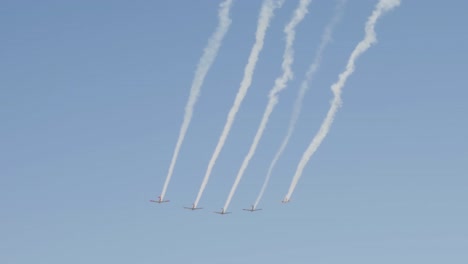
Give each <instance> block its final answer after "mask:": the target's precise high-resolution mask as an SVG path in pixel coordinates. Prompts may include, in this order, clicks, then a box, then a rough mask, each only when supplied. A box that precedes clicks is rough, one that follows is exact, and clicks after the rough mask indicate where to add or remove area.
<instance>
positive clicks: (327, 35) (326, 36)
mask: <svg viewBox="0 0 468 264" xmlns="http://www.w3.org/2000/svg"><path fill="white" fill-rule="evenodd" d="M345 3H346V0H340V1H339V2H338V4H337V6H336V9H335V14H334V15H333V17H332V19H331V21H330V22H329V23H328V25H327V26H326V27H325V30H324V32H323V34H322V38H321V40H320V44H319V47H318V49H317V51H316V53H315V58H314V61H313V62H312V64H311V65H310V66H309V69H308V70H307V73H306V77H305V79H304V80H303V81H302V83H301V86H300V88H299V92H298V94H297V97H296V101H295V102H294V109H293V112H292V115H291V118H290V120H289V126H288V131H287V133H286V136H285V137H284V139H283V141H282V142H281V145H280V147H279V148H278V151H277V152H276V154H275V157H274V158H273V160H272V161H271V164H270V167H269V168H268V172H267V176H266V177H265V181H264V182H263V185H262V189H261V190H260V193H259V194H258V196H257V199H256V200H255V203H254V208H256V207H257V206H258V204H259V203H260V200H261V199H262V197H263V194H264V193H265V190H266V187H267V186H268V183H269V181H270V178H271V174H272V172H273V169H274V168H275V166H276V163H277V162H278V160H279V158H280V157H281V155H282V154H283V151H284V149H285V148H286V146H287V145H288V143H289V139H290V138H291V136H292V134H293V132H294V129H295V128H296V123H297V120H298V119H299V115H300V113H301V108H302V101H303V100H304V96H305V94H306V92H307V91H308V90H309V84H310V82H311V81H312V78H313V76H314V75H315V73H316V72H317V70H318V68H319V66H320V63H321V62H322V56H323V52H324V51H325V48H326V47H327V46H328V44H329V43H330V41H331V37H332V33H333V29H334V28H335V26H336V24H338V22H339V21H340V18H341V15H342V13H343V9H344V5H345Z"/></svg>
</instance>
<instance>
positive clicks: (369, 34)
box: [285, 0, 400, 200]
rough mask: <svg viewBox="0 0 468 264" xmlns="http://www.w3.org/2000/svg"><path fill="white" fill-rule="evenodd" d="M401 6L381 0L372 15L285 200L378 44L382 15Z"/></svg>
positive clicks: (339, 79) (391, 0) (336, 83)
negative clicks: (359, 64)
mask: <svg viewBox="0 0 468 264" xmlns="http://www.w3.org/2000/svg"><path fill="white" fill-rule="evenodd" d="M399 4H400V0H380V1H379V2H378V3H377V6H376V7H375V9H374V11H373V12H372V14H371V15H370V16H369V18H368V20H367V22H366V26H365V36H364V39H363V40H361V41H360V42H359V43H358V44H357V46H356V48H355V49H354V50H353V52H352V53H351V56H350V57H349V60H348V63H347V65H346V69H345V71H344V72H342V73H341V74H340V75H339V77H338V81H337V82H335V83H334V84H333V85H332V86H331V90H332V91H333V94H334V98H333V100H332V102H331V107H330V109H329V110H328V113H327V115H326V117H325V119H324V121H323V123H322V125H321V126H320V129H319V131H318V133H317V134H316V135H315V137H314V138H313V139H312V142H311V143H310V145H309V147H308V148H307V150H306V151H305V152H304V154H303V155H302V158H301V160H300V162H299V164H298V166H297V169H296V173H295V174H294V177H293V180H292V182H291V185H290V186H289V190H288V193H287V194H286V197H285V200H289V199H290V198H291V195H292V194H293V192H294V189H295V188H296V185H297V182H298V181H299V179H300V177H301V175H302V172H303V170H304V167H305V165H306V164H307V162H308V161H309V159H310V157H311V156H312V155H313V154H314V153H315V151H316V150H317V148H318V147H319V146H320V144H321V143H322V141H323V139H324V138H325V137H326V136H327V134H328V131H329V130H330V126H331V125H332V123H333V120H334V118H335V114H336V112H337V111H338V108H339V107H340V106H341V90H342V88H343V86H344V85H345V83H346V80H347V79H348V77H349V76H350V75H351V74H352V73H353V72H354V69H355V61H356V60H357V58H358V57H359V56H360V55H362V54H363V53H364V52H365V51H366V50H367V49H369V48H370V46H371V45H372V44H374V43H376V41H377V38H376V34H375V29H374V28H375V24H376V22H377V20H378V19H379V18H380V16H381V15H382V14H384V13H385V12H387V11H390V10H392V9H393V8H395V7H397V6H398V5H399Z"/></svg>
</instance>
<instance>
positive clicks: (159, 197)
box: [150, 196, 169, 203]
mask: <svg viewBox="0 0 468 264" xmlns="http://www.w3.org/2000/svg"><path fill="white" fill-rule="evenodd" d="M150 202H152V203H168V202H169V200H163V199H162V198H161V196H158V200H150Z"/></svg>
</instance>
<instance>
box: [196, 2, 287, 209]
mask: <svg viewBox="0 0 468 264" xmlns="http://www.w3.org/2000/svg"><path fill="white" fill-rule="evenodd" d="M283 2H284V0H264V1H263V4H262V7H261V10H260V15H259V18H258V22H257V32H256V33H255V43H254V45H253V47H252V50H251V51H250V56H249V60H248V62H247V65H246V66H245V69H244V78H243V79H242V81H241V84H240V87H239V91H238V92H237V95H236V98H235V100H234V104H233V105H232V107H231V110H229V114H228V117H227V120H226V124H225V125H224V129H223V132H222V133H221V136H220V138H219V141H218V144H217V145H216V148H215V151H214V153H213V156H212V157H211V160H210V162H209V163H208V168H207V170H206V173H205V177H204V178H203V182H202V184H201V186H200V190H199V191H198V195H197V198H196V200H195V202H194V206H195V207H197V205H198V203H199V201H200V198H201V196H202V194H203V191H204V190H205V187H206V184H207V183H208V179H209V178H210V175H211V171H212V169H213V167H214V164H215V162H216V160H217V159H218V156H219V153H220V152H221V149H222V148H223V146H224V143H225V141H226V138H227V136H228V134H229V131H230V130H231V126H232V124H233V122H234V119H235V117H236V114H237V111H238V110H239V107H240V105H241V103H242V101H243V100H244V97H245V95H246V94H247V91H248V89H249V87H250V84H251V83H252V76H253V74H254V71H255V65H256V64H257V60H258V56H259V54H260V51H261V50H262V48H263V42H264V39H265V33H266V30H267V28H268V26H269V24H270V20H271V18H272V17H273V13H274V10H275V9H276V8H279V7H281V6H282V4H283Z"/></svg>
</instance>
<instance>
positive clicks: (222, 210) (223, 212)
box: [215, 208, 231, 215]
mask: <svg viewBox="0 0 468 264" xmlns="http://www.w3.org/2000/svg"><path fill="white" fill-rule="evenodd" d="M215 213H216V214H222V215H224V214H230V213H231V212H226V211H224V208H221V211H220V212H215Z"/></svg>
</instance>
